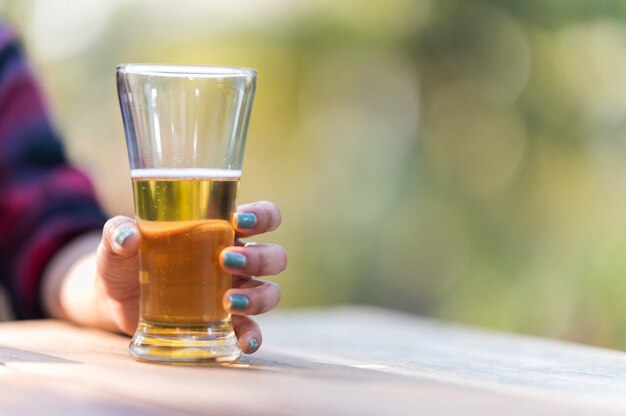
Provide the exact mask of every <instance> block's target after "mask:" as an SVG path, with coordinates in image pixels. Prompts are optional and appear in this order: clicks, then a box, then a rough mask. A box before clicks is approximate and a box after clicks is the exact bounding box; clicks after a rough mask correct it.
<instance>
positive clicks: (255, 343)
mask: <svg viewBox="0 0 626 416" xmlns="http://www.w3.org/2000/svg"><path fill="white" fill-rule="evenodd" d="M248 344H249V345H250V346H249V347H248V354H251V353H253V352H255V351H256V350H257V348H259V342H258V341H257V340H256V339H255V338H252V339H251V340H250V341H249V342H248Z"/></svg>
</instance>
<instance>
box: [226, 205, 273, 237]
mask: <svg viewBox="0 0 626 416" xmlns="http://www.w3.org/2000/svg"><path fill="white" fill-rule="evenodd" d="M280 222H281V215H280V211H279V210H278V207H276V205H274V204H273V203H272V202H268V201H260V202H253V203H251V204H245V205H241V206H239V208H237V212H236V213H235V215H234V219H233V226H234V227H235V231H236V232H237V237H249V236H252V235H257V234H262V233H266V232H269V231H272V230H275V229H276V228H278V226H279V225H280Z"/></svg>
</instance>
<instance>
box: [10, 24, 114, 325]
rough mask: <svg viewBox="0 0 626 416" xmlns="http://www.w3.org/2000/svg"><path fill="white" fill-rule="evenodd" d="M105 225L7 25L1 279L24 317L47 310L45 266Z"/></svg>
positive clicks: (35, 315)
mask: <svg viewBox="0 0 626 416" xmlns="http://www.w3.org/2000/svg"><path fill="white" fill-rule="evenodd" d="M104 222H105V216H104V214H103V212H102V210H101V209H100V207H99V205H98V202H97V201H96V197H95V193H94V189H93V187H92V184H91V182H90V181H89V179H88V178H87V177H86V176H85V175H84V174H83V173H82V172H81V171H79V170H77V169H76V168H74V167H72V166H71V165H69V164H68V161H67V158H66V157H65V154H64V152H63V147H62V144H61V142H60V140H59V137H58V134H57V132H56V131H55V130H54V128H53V126H52V124H51V121H50V118H49V115H48V114H47V112H46V108H45V105H44V100H43V97H42V95H41V92H40V90H39V88H38V86H37V83H36V81H35V79H34V77H33V74H32V72H31V70H30V69H29V66H28V63H27V62H26V61H25V59H24V56H23V55H22V51H21V48H20V45H19V43H18V41H17V38H16V36H15V33H14V32H13V31H12V30H11V29H10V28H8V27H6V26H4V25H0V283H1V284H2V285H4V286H5V287H6V289H7V291H8V293H9V295H10V297H11V300H12V303H13V309H14V311H15V314H16V316H17V317H18V318H21V319H27V318H37V317H41V316H42V315H43V312H42V308H41V302H40V294H39V288H40V281H41V276H42V273H43V271H44V269H45V267H46V264H47V263H48V261H49V260H50V259H51V258H52V257H53V256H54V254H55V253H56V252H57V251H58V250H59V249H60V248H61V247H63V245H64V244H66V243H67V242H68V241H70V240H71V239H73V238H74V237H76V236H78V235H80V234H82V233H85V232H88V231H92V230H96V229H102V225H103V224H104Z"/></svg>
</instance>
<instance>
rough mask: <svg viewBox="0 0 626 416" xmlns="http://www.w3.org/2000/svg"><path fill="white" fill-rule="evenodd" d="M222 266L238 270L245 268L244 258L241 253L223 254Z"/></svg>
mask: <svg viewBox="0 0 626 416" xmlns="http://www.w3.org/2000/svg"><path fill="white" fill-rule="evenodd" d="M224 265H225V266H228V267H236V268H238V269H240V268H242V267H245V266H246V256H244V255H243V254H241V253H232V252H228V253H224Z"/></svg>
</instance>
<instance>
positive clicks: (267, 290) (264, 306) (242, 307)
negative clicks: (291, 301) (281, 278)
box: [222, 279, 281, 315]
mask: <svg viewBox="0 0 626 416" xmlns="http://www.w3.org/2000/svg"><path fill="white" fill-rule="evenodd" d="M233 286H236V287H235V288H233V289H230V290H228V291H227V292H226V293H225V294H224V298H223V299H222V303H223V305H224V309H226V310H227V311H229V312H230V313H232V314H234V315H258V314H260V313H263V312H267V311H269V310H271V309H274V308H275V307H276V305H278V302H280V296H281V295H280V287H279V286H278V285H277V284H276V283H273V282H265V281H261V280H255V279H241V280H239V281H236V282H235V284H234V285H233Z"/></svg>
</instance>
